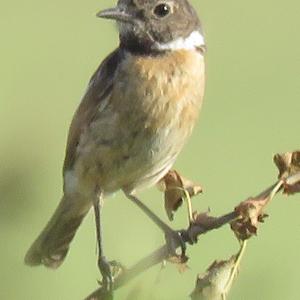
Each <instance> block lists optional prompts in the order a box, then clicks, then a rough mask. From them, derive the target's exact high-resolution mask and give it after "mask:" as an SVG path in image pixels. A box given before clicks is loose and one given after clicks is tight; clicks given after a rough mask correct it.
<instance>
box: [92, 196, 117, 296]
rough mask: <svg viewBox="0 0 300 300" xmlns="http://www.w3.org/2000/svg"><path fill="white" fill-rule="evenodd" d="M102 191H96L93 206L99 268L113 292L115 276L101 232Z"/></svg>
mask: <svg viewBox="0 0 300 300" xmlns="http://www.w3.org/2000/svg"><path fill="white" fill-rule="evenodd" d="M101 200H102V192H99V193H96V197H95V198H94V202H93V206H94V213H95V221H96V234H97V246H98V268H99V270H100V273H101V275H102V285H103V286H104V287H105V289H106V290H107V291H108V293H112V291H113V287H112V285H113V276H112V272H111V267H110V263H109V261H108V260H107V259H106V257H105V256H104V254H103V242H102V233H101V208H102V203H101Z"/></svg>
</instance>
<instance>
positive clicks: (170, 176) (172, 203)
mask: <svg viewBox="0 0 300 300" xmlns="http://www.w3.org/2000/svg"><path fill="white" fill-rule="evenodd" d="M158 187H159V189H160V190H162V191H164V196H165V210H166V212H167V215H168V217H169V219H170V220H173V217H174V212H175V211H176V210H177V209H178V208H179V207H180V206H181V204H182V201H183V198H184V196H185V192H184V191H187V193H188V194H189V196H190V197H193V196H195V195H197V194H199V193H201V192H202V188H201V186H200V185H198V184H195V183H194V182H192V181H190V180H188V179H186V178H184V177H182V176H181V175H180V174H179V173H178V172H176V171H175V170H171V171H169V172H168V173H167V174H166V175H165V176H164V177H163V178H162V179H161V180H160V182H159V183H158Z"/></svg>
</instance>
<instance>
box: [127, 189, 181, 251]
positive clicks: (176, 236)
mask: <svg viewBox="0 0 300 300" xmlns="http://www.w3.org/2000/svg"><path fill="white" fill-rule="evenodd" d="M126 196H127V198H128V199H130V200H131V201H132V202H133V203H135V204H136V205H137V206H138V207H139V208H140V209H141V210H142V211H143V212H144V213H145V214H146V215H147V216H148V217H149V218H150V219H151V220H152V221H153V222H154V223H155V224H156V225H157V226H158V227H159V228H160V229H161V230H162V231H163V232H164V234H165V238H166V242H167V245H168V247H169V252H170V254H171V255H174V254H176V248H177V247H179V246H180V248H181V256H182V257H185V252H186V245H185V242H184V240H183V239H182V236H181V232H180V231H176V230H174V229H172V228H171V227H170V226H169V225H168V224H166V223H165V222H164V221H163V220H161V219H160V218H159V217H158V216H157V215H156V214H155V213H153V212H152V210H150V209H149V208H148V207H147V206H146V205H145V204H144V203H143V202H142V201H141V200H139V199H138V198H137V197H136V196H135V195H133V194H126Z"/></svg>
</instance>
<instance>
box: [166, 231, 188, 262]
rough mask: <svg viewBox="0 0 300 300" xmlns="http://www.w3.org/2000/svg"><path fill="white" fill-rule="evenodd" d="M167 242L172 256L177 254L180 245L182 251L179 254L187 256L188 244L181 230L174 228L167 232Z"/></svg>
mask: <svg viewBox="0 0 300 300" xmlns="http://www.w3.org/2000/svg"><path fill="white" fill-rule="evenodd" d="M165 238H166V243H167V247H168V251H169V254H170V255H171V256H177V255H178V253H177V252H176V249H177V248H178V247H180V249H181V253H180V254H179V255H180V256H181V257H182V258H186V255H185V253H186V244H185V241H184V240H183V238H182V235H181V231H176V230H172V231H170V232H167V233H166V234H165Z"/></svg>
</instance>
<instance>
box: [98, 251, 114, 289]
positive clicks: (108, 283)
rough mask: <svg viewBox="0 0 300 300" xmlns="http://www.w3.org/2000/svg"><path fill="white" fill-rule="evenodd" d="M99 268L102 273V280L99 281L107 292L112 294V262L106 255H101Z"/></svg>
mask: <svg viewBox="0 0 300 300" xmlns="http://www.w3.org/2000/svg"><path fill="white" fill-rule="evenodd" d="M98 268H99V270H100V273H101V275H102V280H101V281H98V283H99V284H101V285H102V286H103V288H104V289H105V290H106V291H107V293H109V294H112V291H113V283H114V277H113V274H112V264H111V263H110V262H109V261H108V260H107V259H106V257H105V256H100V257H99V259H98Z"/></svg>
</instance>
